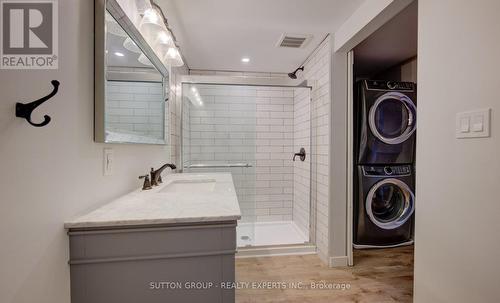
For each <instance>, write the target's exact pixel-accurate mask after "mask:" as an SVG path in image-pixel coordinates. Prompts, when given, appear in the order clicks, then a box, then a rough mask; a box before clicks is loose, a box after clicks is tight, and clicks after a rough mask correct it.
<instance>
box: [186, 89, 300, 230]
mask: <svg viewBox="0 0 500 303" xmlns="http://www.w3.org/2000/svg"><path fill="white" fill-rule="evenodd" d="M196 87H197V89H198V91H199V93H200V95H201V98H202V100H203V105H202V106H200V105H198V104H196V102H193V103H191V102H189V101H185V102H187V103H186V104H185V107H184V108H185V109H186V108H188V110H189V117H186V116H185V119H186V121H189V123H184V125H185V127H184V129H185V131H187V129H189V133H190V134H189V136H188V135H185V136H184V140H189V144H187V143H185V144H184V147H185V148H186V146H187V145H189V147H188V149H187V150H185V153H184V154H185V158H186V159H189V164H221V163H226V164H227V163H250V164H251V165H252V168H232V169H219V170H218V171H231V172H232V173H233V178H234V181H235V186H236V191H237V194H238V199H239V202H240V207H241V209H242V213H243V221H250V222H252V221H255V220H257V221H285V220H286V221H290V220H292V213H293V212H292V209H293V162H292V161H291V155H292V151H293V116H294V114H293V89H288V88H272V87H248V86H220V85H219V86H216V85H196ZM189 89H190V87H187V88H186V87H185V90H186V91H188V90H189ZM186 115H187V114H186ZM187 124H189V126H188V125H187ZM187 153H189V155H186V154H187ZM185 162H188V161H185ZM212 170H213V169H212ZM191 171H202V169H191Z"/></svg>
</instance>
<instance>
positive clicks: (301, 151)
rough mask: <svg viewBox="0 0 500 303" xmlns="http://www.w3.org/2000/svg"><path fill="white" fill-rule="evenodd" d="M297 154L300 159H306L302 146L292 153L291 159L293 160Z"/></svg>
mask: <svg viewBox="0 0 500 303" xmlns="http://www.w3.org/2000/svg"><path fill="white" fill-rule="evenodd" d="M297 156H299V158H300V161H305V160H306V150H305V149H304V148H303V147H302V148H300V152H298V153H295V154H294V155H293V159H292V160H293V161H295V158H296V157H297Z"/></svg>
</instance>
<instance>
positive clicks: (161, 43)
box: [153, 28, 175, 58]
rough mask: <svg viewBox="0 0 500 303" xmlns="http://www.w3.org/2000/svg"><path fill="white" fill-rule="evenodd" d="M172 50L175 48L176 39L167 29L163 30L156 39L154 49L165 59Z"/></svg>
mask: <svg viewBox="0 0 500 303" xmlns="http://www.w3.org/2000/svg"><path fill="white" fill-rule="evenodd" d="M170 48H175V44H174V39H173V38H172V35H171V34H170V32H169V31H168V30H167V29H166V28H162V29H161V30H160V31H159V32H158V34H157V37H156V40H155V43H154V45H153V49H154V51H155V53H156V54H157V55H158V57H160V58H164V57H165V55H166V54H167V52H168V50H169V49H170Z"/></svg>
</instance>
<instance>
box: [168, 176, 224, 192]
mask: <svg viewBox="0 0 500 303" xmlns="http://www.w3.org/2000/svg"><path fill="white" fill-rule="evenodd" d="M214 189H215V180H214V179H203V180H174V181H172V182H170V183H169V184H167V185H166V186H165V187H164V188H162V189H161V190H160V191H159V192H160V193H181V192H190V193H201V194H203V193H210V192H213V191H214Z"/></svg>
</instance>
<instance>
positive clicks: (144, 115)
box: [105, 81, 164, 139]
mask: <svg viewBox="0 0 500 303" xmlns="http://www.w3.org/2000/svg"><path fill="white" fill-rule="evenodd" d="M162 89H163V85H162V83H156V82H130V81H127V82H122V81H108V82H107V85H106V118H105V120H106V130H109V131H112V132H118V133H120V132H121V133H130V134H137V135H144V136H149V137H153V138H158V139H161V138H163V137H164V122H163V117H162V113H163V109H162V107H163V106H164V101H163V100H164V98H163V94H162Z"/></svg>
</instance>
